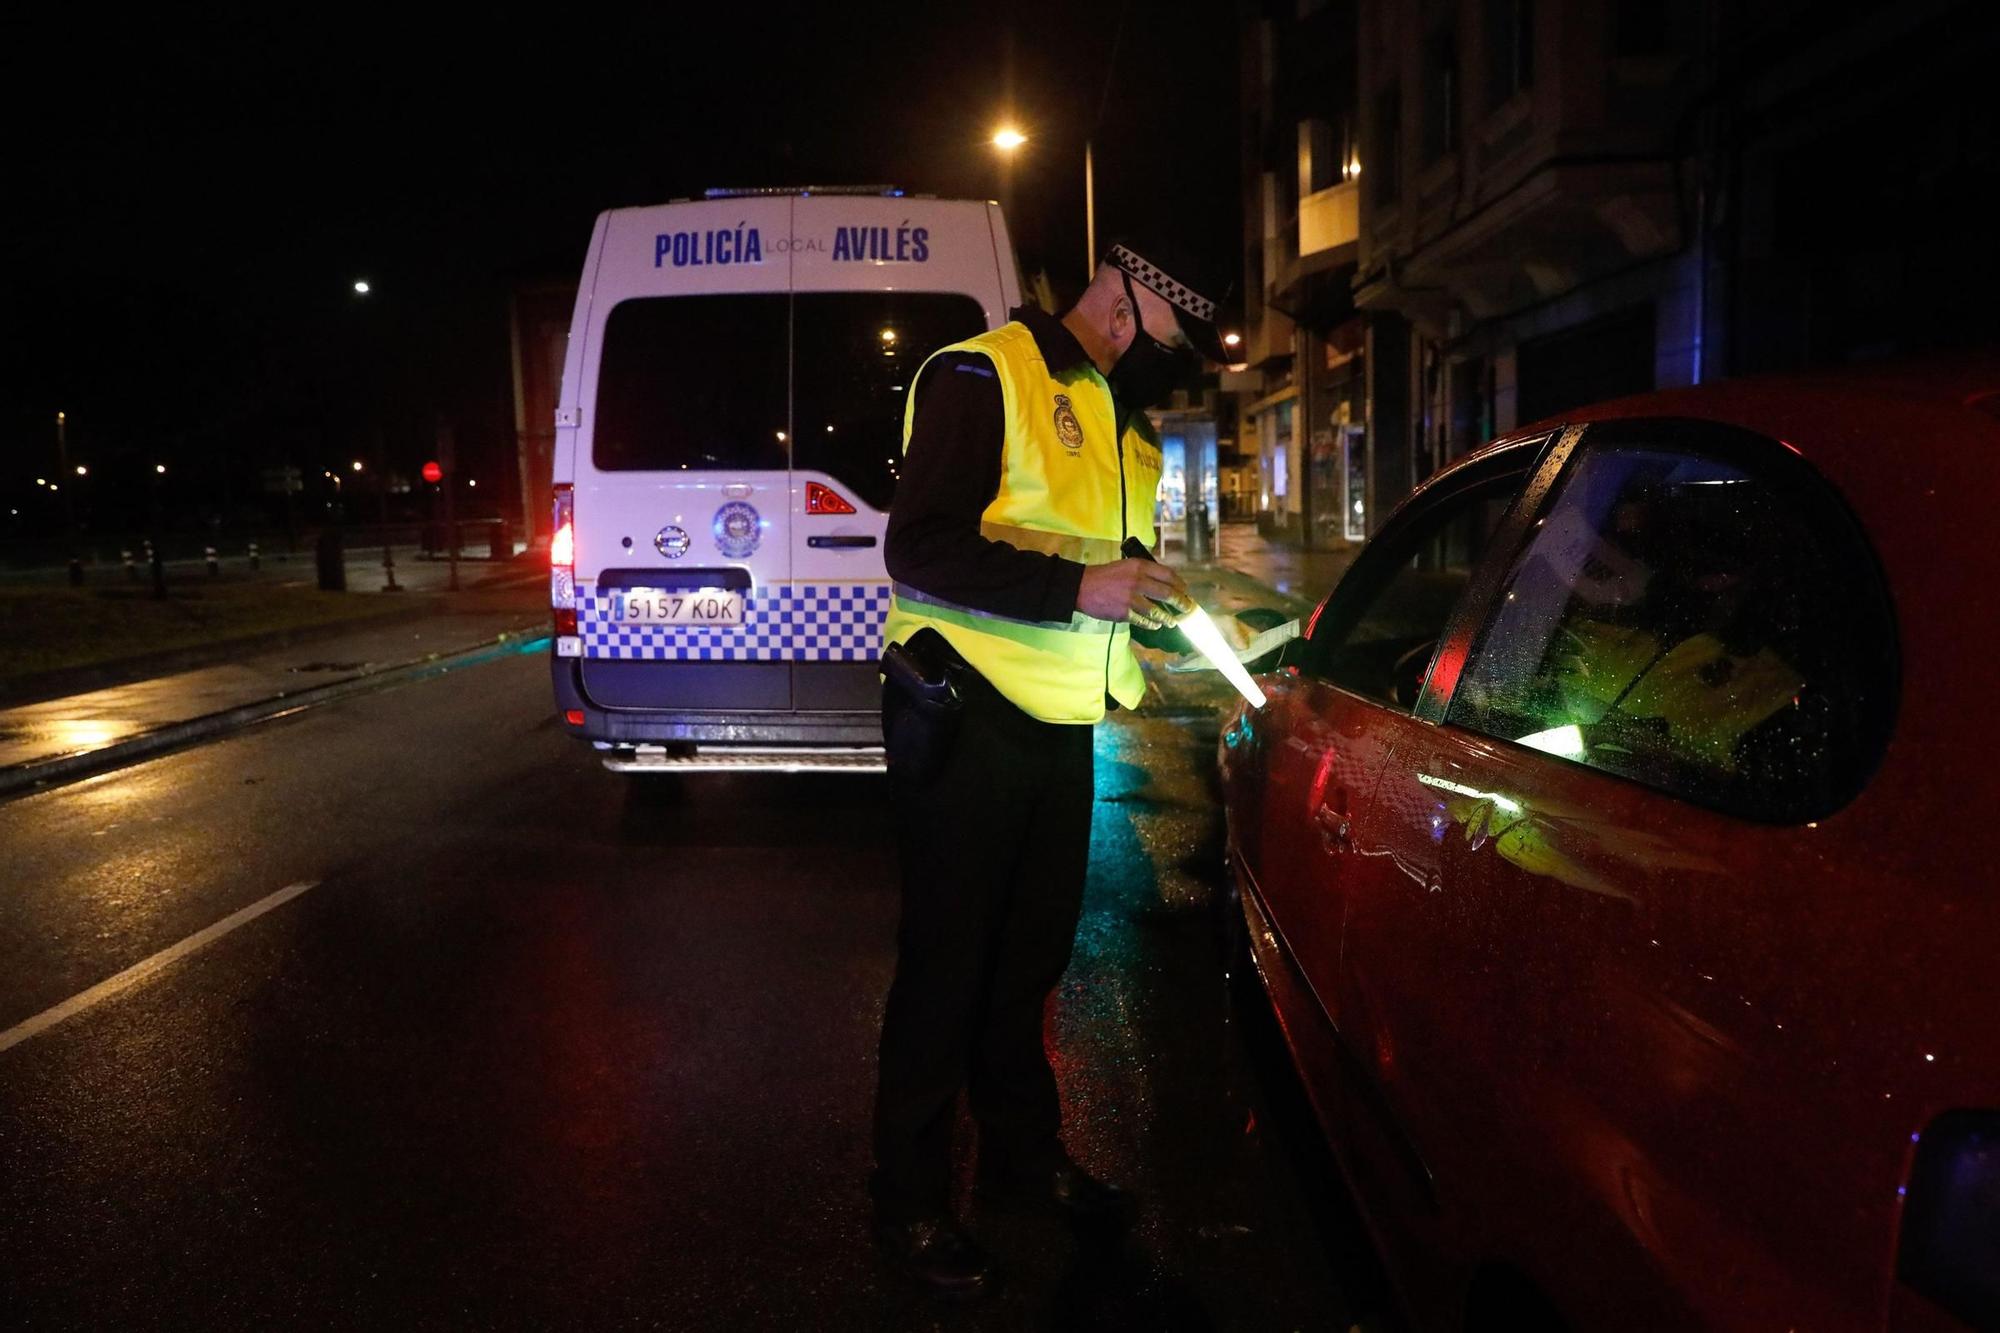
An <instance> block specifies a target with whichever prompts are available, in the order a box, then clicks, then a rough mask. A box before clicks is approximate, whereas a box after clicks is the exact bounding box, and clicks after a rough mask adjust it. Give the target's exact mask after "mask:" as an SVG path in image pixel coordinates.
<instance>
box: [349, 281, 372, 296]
mask: <svg viewBox="0 0 2000 1333" xmlns="http://www.w3.org/2000/svg"><path fill="white" fill-rule="evenodd" d="M373 290H375V289H374V288H373V287H370V286H369V285H368V280H367V279H366V278H357V279H356V280H355V283H354V294H355V295H356V296H366V295H368V293H369V292H371V291H373Z"/></svg>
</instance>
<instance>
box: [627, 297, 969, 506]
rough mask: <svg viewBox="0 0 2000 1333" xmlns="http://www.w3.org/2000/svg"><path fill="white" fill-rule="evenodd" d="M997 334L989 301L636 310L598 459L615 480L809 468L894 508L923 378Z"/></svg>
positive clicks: (753, 301) (877, 300)
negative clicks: (907, 425) (953, 351)
mask: <svg viewBox="0 0 2000 1333" xmlns="http://www.w3.org/2000/svg"><path fill="white" fill-rule="evenodd" d="M787 324H789V325H790V327H791V331H792V337H791V340H790V342H791V346H792V347H793V348H794V349H795V351H796V354H795V356H794V359H793V363H792V364H791V366H790V367H789V368H788V367H787V365H786V356H785V349H786V343H787V339H786V336H785V334H786V327H787ZM985 328H986V314H985V311H983V310H982V309H981V308H980V305H979V302H977V301H975V300H973V299H972V298H971V297H969V296H956V295H945V294H941V293H937V292H915V293H912V292H800V293H798V294H797V296H796V297H792V296H787V295H786V294H784V293H782V292H778V293H749V294H731V295H724V296H649V297H642V298H639V299H636V300H630V301H622V302H620V303H619V304H618V305H617V306H615V307H613V309H612V311H611V315H610V317H609V318H608V319H607V320H606V321H605V325H604V355H603V357H602V359H601V361H600V363H599V367H598V380H597V426H596V430H595V432H594V443H593V444H592V447H591V459H592V461H593V462H594V463H595V465H596V466H597V468H598V470H599V471H603V472H620V471H645V472H679V471H690V472H714V471H724V472H749V471H780V470H782V469H784V468H785V467H787V466H796V467H800V468H806V469H809V470H812V471H816V472H824V473H826V474H827V475H828V476H830V477H832V478H833V479H834V480H835V481H836V482H838V483H840V485H841V486H842V487H844V488H845V489H846V491H847V492H848V493H849V494H850V495H851V497H852V498H853V499H856V500H859V501H861V502H863V503H865V504H867V505H869V506H871V507H873V508H875V509H887V508H888V507H889V502H890V501H891V500H892V499H893V498H894V497H895V494H896V473H897V470H898V468H899V467H900V465H901V462H902V454H903V400H904V397H905V396H906V394H907V392H908V390H909V387H910V377H911V376H912V375H914V374H915V373H916V371H917V368H918V367H919V366H921V365H923V363H924V358H925V357H927V356H929V355H930V354H931V353H932V352H934V351H936V350H937V349H938V348H940V347H943V346H945V345H946V344H947V343H954V342H958V341H960V340H961V339H964V338H970V337H972V336H973V335H975V334H977V333H981V332H983V331H984V330H985ZM788 369H789V372H790V373H789V384H788V382H787V380H788V376H787V370H788Z"/></svg>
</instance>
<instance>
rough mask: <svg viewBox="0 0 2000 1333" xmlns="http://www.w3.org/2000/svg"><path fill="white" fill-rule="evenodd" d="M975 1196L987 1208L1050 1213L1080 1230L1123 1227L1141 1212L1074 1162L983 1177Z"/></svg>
mask: <svg viewBox="0 0 2000 1333" xmlns="http://www.w3.org/2000/svg"><path fill="white" fill-rule="evenodd" d="M974 1194H975V1196H976V1197H977V1198H978V1199H979V1201H980V1202H981V1203H983V1204H988V1205H991V1206H993V1207H997V1208H1011V1209H1018V1210H1023V1211H1030V1212H1041V1213H1050V1214H1053V1215H1055V1216H1059V1217H1066V1218H1068V1219H1069V1220H1070V1221H1071V1222H1073V1223H1075V1224H1077V1225H1078V1226H1097V1227H1102V1226H1116V1227H1123V1226H1127V1225H1129V1224H1130V1223H1131V1221H1132V1218H1133V1216H1134V1214H1136V1213H1137V1212H1138V1206H1137V1204H1136V1202H1135V1201H1134V1200H1133V1198H1132V1196H1131V1195H1130V1194H1127V1193H1126V1192H1125V1191H1124V1190H1121V1189H1119V1188H1118V1187H1117V1186H1116V1185H1107V1184H1105V1183H1104V1182H1103V1181H1101V1180H1099V1179H1097V1178H1096V1177H1095V1176H1093V1175H1091V1174H1090V1173H1089V1172H1088V1171H1085V1170H1084V1169H1083V1168H1082V1167H1080V1166H1078V1165H1077V1164H1076V1163H1075V1162H1071V1161H1064V1162H1061V1163H1059V1164H1057V1165H1055V1166H1051V1167H1046V1168H1043V1169H1042V1170H1039V1171H1029V1172H1008V1173H1007V1174H1005V1175H993V1176H985V1175H982V1176H981V1177H980V1179H979V1183H978V1184H977V1186H976V1187H975V1189H974Z"/></svg>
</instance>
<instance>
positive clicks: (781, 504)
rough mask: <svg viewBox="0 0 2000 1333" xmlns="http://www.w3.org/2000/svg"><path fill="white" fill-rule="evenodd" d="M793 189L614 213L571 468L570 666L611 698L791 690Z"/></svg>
mask: <svg viewBox="0 0 2000 1333" xmlns="http://www.w3.org/2000/svg"><path fill="white" fill-rule="evenodd" d="M791 207H792V201H791V200H789V199H784V198H775V199H762V198H748V199H724V200H714V201H705V202H699V203H687V204H671V205H666V206H663V207H660V208H652V209H628V210H619V211H617V212H614V213H612V214H611V215H610V224H609V227H608V229H607V232H606V235H605V238H604V244H603V248H602V251H601V254H600V259H599V264H598V269H597V272H596V274H595V275H594V279H593V283H592V285H593V287H594V289H595V292H596V293H597V294H598V299H597V300H596V301H595V302H594V303H593V308H592V319H591V323H590V325H589V331H588V334H587V338H588V342H587V345H586V347H585V349H584V363H585V374H584V380H583V382H584V383H585V384H595V385H596V390H597V391H596V397H595V402H585V403H582V404H580V405H579V406H580V408H581V413H582V421H581V423H580V430H579V431H578V442H577V458H576V472H575V476H576V482H575V506H576V510H575V513H576V574H577V609H578V629H579V632H580V633H581V634H582V636H583V639H584V661H583V664H582V668H583V674H584V682H585V686H586V690H587V692H588V693H589V695H590V696H591V697H592V698H594V699H595V700H597V701H598V702H599V703H601V704H603V705H605V706H606V707H610V708H656V709H679V708H690V709H703V708H730V709H752V710H756V709H774V710H776V709H788V708H790V707H791V706H792V697H791V673H790V667H789V665H788V663H787V662H786V661H785V660H783V659H784V657H785V653H784V651H783V649H782V648H781V647H778V646H775V643H774V639H773V635H772V630H773V629H774V627H775V626H776V625H777V624H778V623H779V618H780V615H781V599H782V598H783V597H784V596H785V594H786V592H787V590H788V588H789V586H790V584H791V580H792V569H791V548H792V543H791V536H792V533H791V526H792V525H791V516H792V505H791V495H790V491H791V481H790V471H789V435H790V395H791V386H790V370H791V368H790V341H791V339H790V325H791V308H790V307H791V295H790V286H791V276H790V272H791V255H790V246H789V245H788V244H787V243H786V242H787V238H788V237H789V236H790V233H791V218H790V214H791ZM613 294H615V295H613ZM607 298H610V299H609V300H607Z"/></svg>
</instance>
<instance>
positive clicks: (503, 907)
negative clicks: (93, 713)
mask: <svg viewBox="0 0 2000 1333" xmlns="http://www.w3.org/2000/svg"><path fill="white" fill-rule="evenodd" d="M549 710H550V704H549V697H548V684H547V675H546V666H545V664H544V662H543V660H542V658H541V657H540V656H539V655H533V656H525V657H516V658H510V659H507V660H504V661H502V662H498V663H493V664H489V665H485V666H481V667H478V668H475V669H472V670H469V671H465V672H460V673H453V674H451V675H448V676H445V677H441V678H438V679H433V680H429V681H425V682H421V683H418V684H413V685H409V686H405V687H402V688H398V689H393V690H389V691H385V692H383V693H379V694H373V695H367V696H363V697H359V698H355V699H350V700H348V701H345V702H343V703H339V704H335V705H331V706H328V707H325V708H322V709H317V710H314V711H312V712H309V713H307V714H304V715H301V716H299V717H296V718H292V719H288V720H286V721H282V722H278V723H273V724H268V725H265V726H262V727H259V728H256V729H253V730H251V731H247V732H244V733H241V734H238V735H236V736H234V737H232V738H229V739H226V740H222V741H219V742H216V743H212V744H209V745H207V746H204V747H201V748H198V749H193V750H189V751H185V752H182V753H179V754H175V755H171V756H168V757H165V758H162V759H158V760H155V761H153V762H150V763H147V764H144V765H141V766H138V767H136V768H132V769H128V770H125V771H122V772H118V773H113V774H109V775H107V776H104V777H101V778H97V779H94V780H91V781H89V782H85V783H81V784H78V785H75V786H72V787H68V788H64V789H60V790H57V791H53V792H48V793H43V794H40V795H36V796H32V797H26V798H22V799H18V800H15V801H12V802H11V803H8V804H5V805H0V886H4V892H0V1030H4V1029H10V1028H13V1027H14V1026H15V1025H16V1024H19V1023H21V1022H22V1021H23V1020H25V1019H28V1018H29V1017H30V1016H33V1015H37V1014H40V1013H42V1012H43V1011H45V1010H47V1009H48V1008H49V1007H50V1006H53V1005H57V1004H59V1003H61V1002H63V1001H65V1000H66V999H69V998H70V997H72V996H75V995H77V994H78V993H80V992H84V991H86V990H88V989H89V988H91V987H92V986H94V985H96V984H98V983H100V982H102V981H104V980H105V979H106V978H108V977H111V976H113V975H114V974H117V973H119V972H120V971H121V970H122V969H125V968H127V967H130V966H131V965H133V964H134V963H136V962H138V961H140V960H142V959H145V958H148V957H149V956H151V955H154V954H155V953H157V952H159V951H160V950H163V949H166V948H168V947H169V946H172V945H175V944H176V943H177V942H180V941H183V940H185V939H186V938H187V937H189V936H191V935H194V934H195V933H196V932H198V931H202V930H203V929H204V928H207V927H210V926H212V925H214V924H215V923H216V922H218V921H221V920H223V919H224V918H226V917H229V916H230V914H232V913H234V912H237V911H238V910H239V909H242V908H245V907H247V906H250V905H252V904H257V903H259V902H260V901H262V900H264V899H266V898H267V897H268V896H269V895H271V894H273V893H274V891H277V890H280V889H283V888H286V887H287V886H296V885H311V886H312V887H310V888H307V889H304V890H303V891H301V892H299V893H297V896H295V897H293V898H291V899H290V900H288V901H284V902H283V903H282V904H281V905H278V906H275V907H271V908H270V909H269V910H268V911H266V912H265V913H264V914H262V915H259V916H256V917H255V919H253V920H249V921H248V922H247V923H246V924H243V925H242V926H241V927H240V928H237V929H234V930H232V931H230V932H229V933H227V934H225V935H222V936H221V937H220V938H217V939H215V940H214V941H213V942H212V943H209V944H207V945H206V946H205V947H203V948H201V949H200V950H199V951H197V952H193V953H191V954H189V955H188V956H186V957H183V958H181V959H179V960H178V961H176V962H173V963H172V964H170V965H169V966H167V967H165V968H163V969H162V970H160V971H158V972H157V973H155V974H153V975H151V976H150V977H148V978H146V979H144V980H142V981H140V982H138V983H137V984H135V985H133V986H132V987H130V988H129V989H127V990H124V991H122V992H121V993H118V994H116V995H113V996H111V997H110V998H108V999H105V1000H104V1001H103V1002H102V1003H99V1004H96V1005H95V1006H93V1007H90V1008H88V1009H86V1010H85V1011H83V1012H81V1013H79V1014H77V1015H76V1016H74V1017H71V1018H69V1019H67V1020H66V1021H63V1022H61V1023H59V1024H56V1025H55V1026H53V1027H50V1028H48V1029H47V1030H46V1031H43V1032H41V1033H39V1034H38V1035H35V1036H32V1037H30V1038H27V1039H25V1040H22V1041H20V1042H19V1043H18V1044H16V1045H13V1046H12V1047H11V1048H9V1049H4V1050H0V1322H3V1323H5V1324H6V1325H8V1326H23V1327H38V1328H83V1327H111V1326H116V1327H135V1326H138V1327H160V1326H177V1327H178V1326H189V1325H199V1326H204V1327H245V1326H252V1325H255V1326H268V1325H271V1324H273V1323H278V1324H284V1325H288V1326H290V1325H305V1326H336V1327H356V1326H385V1325H386V1326H395V1327H411V1328H417V1327H421V1328H446V1327H452V1328H457V1327H495V1328H517V1327H518V1328H548V1327H563V1328H594V1327H628V1326H629V1327H659V1328H707V1327H717V1328H723V1327H730V1328H734V1327H768V1328H857V1329H861V1328H930V1327H942V1328H966V1329H987V1328H994V1329H999V1328H1008V1329H1012V1328H1126V1327H1130V1328H1170V1329H1202V1328H1242V1329H1265V1328H1346V1327H1347V1326H1348V1324H1349V1323H1350V1322H1351V1320H1352V1319H1353V1317H1354V1312H1355V1309H1356V1308H1357V1304H1358V1306H1359V1307H1360V1308H1363V1309H1364V1310H1365V1309H1368V1308H1372V1306H1371V1302H1373V1301H1375V1300H1376V1299H1377V1297H1376V1296H1375V1295H1374V1294H1373V1292H1372V1290H1371V1288H1370V1287H1369V1285H1368V1284H1369V1278H1368V1275H1367V1271H1366V1268H1365V1263H1364V1262H1363V1261H1359V1260H1356V1259H1355V1258H1354V1255H1355V1253H1356V1252H1357V1251H1358V1250H1359V1248H1360V1244H1359V1240H1358V1237H1357V1235H1356V1234H1355V1232H1354V1230H1353V1224H1352V1220H1351V1218H1350V1217H1349V1216H1348V1215H1347V1214H1346V1213H1345V1212H1344V1207H1343V1203H1342V1199H1341V1196H1340V1192H1339V1190H1338V1188H1337V1187H1336V1186H1335V1185H1334V1183H1333V1173H1332V1168H1331V1166H1330V1165H1329V1162H1328V1159H1327V1157H1326V1155H1325V1152H1324V1149H1323V1148H1322V1147H1321V1146H1320V1145H1319V1143H1318V1141H1317V1139H1316V1138H1315V1136H1314V1135H1313V1134H1312V1132H1311V1129H1310V1126H1309V1124H1308V1123H1307V1121H1306V1112H1305V1110H1304V1107H1303V1103H1302V1101H1301V1100H1300V1097H1299V1094H1298V1091H1297V1087H1296V1084H1295V1083H1293V1082H1292V1081H1291V1080H1290V1078H1289V1075H1288V1073H1287V1072H1286V1070H1285V1069H1284V1065H1283V1059H1282V1054H1281V1052H1280V1050H1279V1048H1278V1046H1277V1039H1276V1037H1275V1033H1274V1031H1273V1029H1272V1026H1271V1023H1270V1019H1269V1016H1268V1014H1267V1013H1266V1012H1265V1011H1263V1010H1262V1008H1261V1007H1260V1006H1258V1005H1257V1004H1256V1003H1255V1002H1254V997H1248V996H1246V995H1245V993H1244V992H1243V991H1242V990H1241V988H1240V987H1238V988H1235V989H1232V988H1231V987H1230V986H1229V984H1228V983H1226V982H1225V981H1224V980H1223V979H1222V973H1221V968H1220V966H1219V962H1218V950H1217V946H1216V941H1215V926H1216V919H1217V918H1216V911H1215V907H1214V904H1213V892H1214V885H1215V882H1216V880H1217V877H1218V874H1217V872H1218V867H1219V850H1218V840H1219V830H1218V828H1217V821H1216V815H1215V806H1214V797H1213V791H1212V786H1211V781H1212V780H1211V778H1210V776H1209V775H1210V774H1211V772H1212V768H1213V761H1212V754H1213V746H1214V721H1213V715H1212V714H1209V713H1204V712H1202V711H1201V710H1198V709H1185V710H1169V711H1168V712H1167V713H1166V714H1163V715H1152V716H1142V717H1137V718H1132V717H1128V718H1126V719H1124V720H1122V721H1120V722H1117V723H1114V724H1110V725H1107V726H1105V727H1103V728H1100V730H1099V735H1098V754H1097V761H1098V780H1097V788H1098V798H1097V799H1098V804H1097V810H1096V822H1095V830H1094V837H1095V853H1094V863H1093V870H1092V876H1091V883H1090V888H1089V891H1088V896H1087V899H1086V904H1085V913H1084V921H1083V925H1082V928H1081V930H1080V931H1079V936H1078V941H1077V950H1076V957H1075V960H1074V962H1073V964H1072V967H1071V969H1070V972H1069V974H1068V976H1067V977H1066V978H1065V980H1064V982H1063V984H1062V987H1061V989H1060V991H1059V997H1058V1003H1057V1005H1056V1006H1055V1007H1054V1009H1053V1011H1052V1015H1051V1019H1050V1026H1049V1037H1050V1043H1051V1050H1052V1053H1053V1055H1054V1058H1055V1062H1056V1064H1057V1069H1058V1074H1059V1076H1060V1078H1061V1081H1062V1086H1063V1095H1064V1100H1065V1107H1066V1122H1067V1124H1068V1126H1069V1133H1068V1137H1069V1141H1070V1146H1071V1150H1072V1152H1073V1153H1074V1154H1075V1155H1076V1156H1077V1157H1078V1158H1079V1160H1081V1161H1082V1162H1084V1163H1085V1164H1086V1165H1087V1166H1089V1167H1090V1168H1092V1169H1093V1170H1095V1171H1097V1172H1098V1173H1099V1174H1101V1175H1103V1176H1106V1177H1107V1178H1110V1179H1113V1180H1116V1181H1119V1182H1121V1183H1124V1184H1128V1185H1130V1186H1132V1187H1134V1188H1135V1189H1136V1190H1137V1191H1138V1192H1139V1194H1140V1197H1141V1201H1142V1209H1143V1211H1142V1216H1141V1220H1140V1222H1139V1224H1138V1226H1137V1227H1136V1228H1135V1230H1134V1232H1133V1234H1132V1235H1131V1236H1130V1237H1129V1238H1128V1239H1127V1240H1126V1241H1125V1242H1124V1243H1123V1244H1122V1245H1114V1246H1105V1245H1089V1246H1081V1245H1079V1244H1078V1243H1077V1241H1076V1240H1075V1239H1074V1238H1072V1237H1071V1236H1070V1235H1069V1234H1068V1232H1067V1231H1066V1229H1065V1228H1063V1227H1062V1226H1061V1224H1059V1223H1055V1222H1045V1221H1040V1220H1033V1219H1025V1220H1024V1219H1018V1218H993V1217H982V1216H980V1215H978V1214H976V1213H975V1214H974V1215H973V1221H974V1223H975V1225H976V1227H977V1229H978V1230H979V1232H980V1234H981V1235H982V1236H983V1237H984V1238H985V1239H986V1240H987V1241H988V1243H989V1244H990V1245H991V1247H992V1248H993V1249H994V1250H995V1251H996V1253H997V1254H998V1256H999V1257H1000V1259H1001V1261H1002V1263H1003V1264H1004V1265H1005V1266H1006V1270H1007V1273H1008V1282H1007V1285H1006V1286H1005V1288H1004V1289H1003V1291H1002V1292H1001V1293H1000V1294H999V1295H998V1296H997V1297H995V1298H994V1299H991V1300H989V1301H987V1302H985V1303H983V1304H981V1305H977V1306H974V1307H971V1308H968V1309H963V1310H952V1309H948V1308H941V1307H938V1306H935V1305H934V1304H932V1303H931V1302H930V1301H929V1300H928V1299H927V1298H925V1297H923V1296H921V1295H919V1294H917V1293H914V1292H911V1291H906V1290H904V1289H903V1288H902V1287H901V1286H900V1285H898V1284H896V1283H895V1282H894V1281H893V1280H892V1279H889V1278H887V1277H885V1276H884V1275H882V1274H881V1273H880V1272H879V1271H878V1268H877V1266H876V1263H875V1260H874V1257H873V1254H872V1251H871V1250H870V1248H869V1246H868V1244H867V1240H866V1223H867V1210H866V1202H865V1199H864V1196H863V1193H862V1179H863V1176H864V1174H865V1171H866V1169H867V1135H866V1128H867V1115H868V1108H869V1102H870V1097H871V1094H872V1086H873V1077H874V1042H875V1037H876V1027H877V1022H878V1019H879V1014H880V1005H881V999H882V996H883V994H884V992H885V991H886V989H887V986H888V982H889V977H890V972H891V969H892V967H893V963H894V957H893V949H892V941H893V934H894V927H895V912H896V895H895V890H894V884H893V880H892V877H891V859H892V858H891V855H890V853H889V851H888V843H887V838H886V829H885V823H886V810H885V793H884V789H883V786H882V782H881V780H880V779H879V778H855V777H834V776H829V777H812V776H799V777H780V776H757V775H736V776H726V777H703V778H688V779H660V778H647V779H641V780H636V781H635V780H633V779H629V778H623V777H620V776H618V775H614V774H610V773H607V772H604V771H603V770H602V769H601V768H600V767H599V766H598V764H597V762H596V759H595V756H594V755H593V754H592V753H591V752H589V751H588V750H587V749H586V748H584V747H582V746H580V745H579V744H577V743H576V742H574V741H572V740H570V739H569V738H568V737H566V736H563V735H561V734H560V733H559V732H558V731H557V730H556V728H555V727H554V726H553V720H552V718H551V717H550V715H549ZM962 1128H963V1127H962ZM961 1146H962V1147H966V1146H969V1144H962V1145H961ZM962 1160H963V1161H965V1162H966V1164H967V1165H968V1166H969V1158H963V1157H962Z"/></svg>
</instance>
